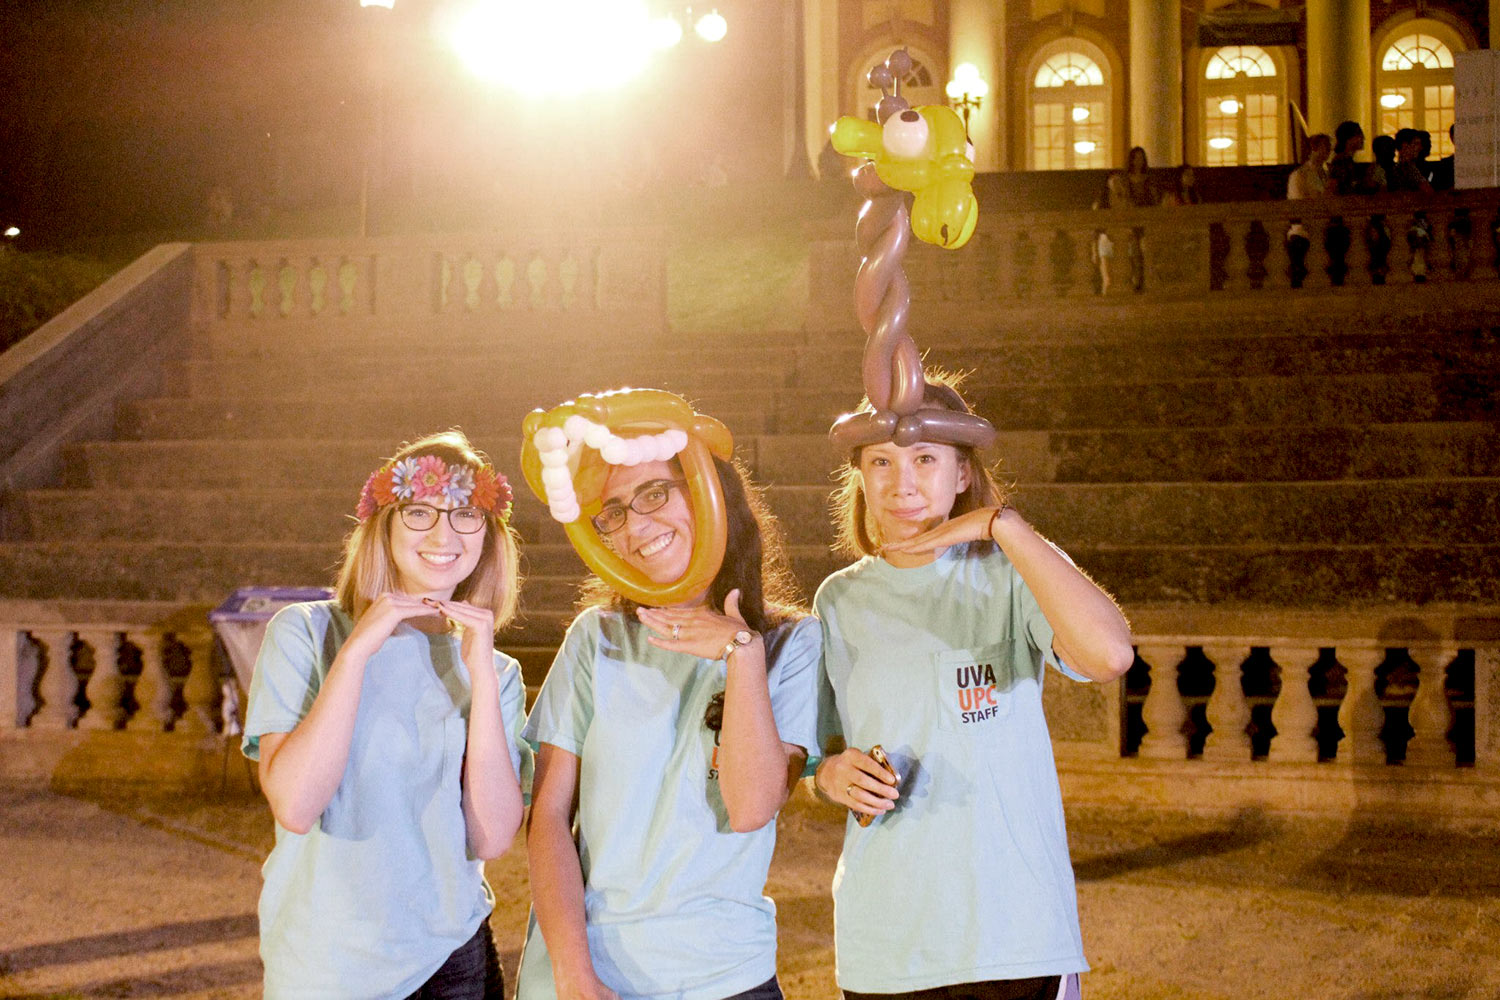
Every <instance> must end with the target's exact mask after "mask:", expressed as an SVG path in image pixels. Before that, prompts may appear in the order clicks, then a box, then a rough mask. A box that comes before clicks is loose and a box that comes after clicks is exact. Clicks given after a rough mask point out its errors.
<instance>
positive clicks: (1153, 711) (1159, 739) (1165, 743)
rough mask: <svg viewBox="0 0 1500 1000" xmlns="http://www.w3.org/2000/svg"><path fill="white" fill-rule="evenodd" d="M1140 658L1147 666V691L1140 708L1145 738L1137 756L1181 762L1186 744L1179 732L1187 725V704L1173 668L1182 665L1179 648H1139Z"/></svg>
mask: <svg viewBox="0 0 1500 1000" xmlns="http://www.w3.org/2000/svg"><path fill="white" fill-rule="evenodd" d="M1140 655H1141V659H1143V660H1145V661H1146V663H1147V664H1149V665H1150V667H1151V670H1150V676H1151V688H1150V690H1148V691H1147V692H1146V703H1145V704H1144V705H1142V706H1141V719H1142V720H1143V721H1144V722H1145V723H1146V735H1145V736H1144V737H1143V738H1142V739H1141V749H1140V755H1141V756H1142V757H1150V758H1153V759H1155V760H1184V759H1186V758H1187V749H1188V741H1187V736H1185V735H1184V734H1183V732H1182V726H1183V723H1185V722H1187V717H1188V712H1187V704H1186V703H1185V702H1183V700H1182V693H1181V692H1180V691H1178V690H1177V668H1178V667H1179V666H1181V665H1182V656H1183V650H1182V647H1181V646H1142V647H1140Z"/></svg>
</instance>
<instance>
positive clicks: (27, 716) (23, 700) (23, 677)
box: [6, 628, 41, 729]
mask: <svg viewBox="0 0 1500 1000" xmlns="http://www.w3.org/2000/svg"><path fill="white" fill-rule="evenodd" d="M6 631H7V632H10V633H11V635H13V636H14V637H15V644H16V645H15V657H16V690H15V696H16V704H15V709H16V711H15V716H14V720H13V722H12V724H13V725H14V726H15V727H16V728H17V729H20V728H23V727H25V726H26V725H28V724H29V723H30V721H31V717H32V715H34V714H35V713H36V675H37V673H38V672H39V671H40V670H41V651H40V649H38V647H37V644H36V640H35V639H33V638H32V637H31V635H30V634H29V633H27V632H23V631H21V630H20V629H11V628H7V629H6Z"/></svg>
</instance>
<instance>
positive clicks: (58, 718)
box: [31, 628, 78, 729]
mask: <svg viewBox="0 0 1500 1000" xmlns="http://www.w3.org/2000/svg"><path fill="white" fill-rule="evenodd" d="M31 635H32V637H33V638H34V639H36V641H37V642H38V643H40V644H41V646H42V650H43V653H44V656H45V662H44V665H43V666H42V676H41V679H40V680H38V681H37V693H38V694H40V695H41V696H42V704H41V707H40V708H38V709H37V712H36V715H35V716H33V717H32V720H31V724H32V725H33V726H36V727H40V728H47V729H67V728H69V727H70V726H72V725H73V723H74V722H75V721H77V719H78V706H77V705H76V704H74V699H75V698H77V697H78V675H77V674H76V673H74V672H73V633H72V632H69V631H67V630H65V629H51V628H48V629H32V630H31Z"/></svg>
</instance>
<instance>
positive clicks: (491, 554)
mask: <svg viewBox="0 0 1500 1000" xmlns="http://www.w3.org/2000/svg"><path fill="white" fill-rule="evenodd" d="M414 455H436V456H437V457H438V458H441V459H442V460H443V461H444V462H446V463H447V464H449V465H454V464H459V465H466V466H468V467H469V468H470V469H474V470H476V471H477V470H478V469H479V468H480V467H481V466H484V465H487V464H489V458H488V457H487V456H486V455H485V454H484V452H482V451H479V450H478V449H476V448H475V447H474V446H473V445H472V444H470V443H469V439H468V438H467V437H466V436H465V435H464V433H463V431H460V430H457V429H454V430H449V431H443V432H441V433H439V434H429V435H427V436H426V437H424V438H419V439H418V440H416V441H412V442H410V443H409V444H404V445H402V446H401V449H400V450H399V451H397V452H396V454H395V455H393V456H391V460H392V461H399V460H401V459H403V458H410V457H412V456H414ZM396 511H397V505H396V504H388V505H386V506H384V507H381V508H380V509H379V510H377V511H376V512H375V513H374V514H373V515H371V517H370V518H369V519H368V520H366V521H363V522H361V523H359V524H356V525H355V526H354V530H353V531H351V532H349V534H348V536H347V537H346V538H345V539H344V555H343V558H342V560H341V561H340V563H339V573H338V582H337V583H336V584H335V585H334V590H335V594H336V596H337V599H338V602H339V606H340V607H342V608H343V609H344V611H345V612H347V613H348V614H349V616H350V617H351V618H354V619H356V620H357V619H358V618H359V617H360V616H361V615H363V614H364V613H365V611H366V610H368V609H369V607H370V605H371V604H373V603H374V602H375V600H376V599H377V598H379V597H380V595H381V594H387V593H390V592H392V591H395V590H399V589H400V574H399V573H397V571H396V559H395V556H394V554H393V553H392V552H391V521H392V519H393V518H395V517H396V516H397V514H396ZM520 593H521V552H520V546H519V544H518V538H517V535H516V532H515V529H513V528H512V527H511V526H510V525H509V524H507V523H506V522H504V521H502V520H500V518H499V517H498V516H497V515H496V514H494V513H486V514H485V531H484V544H483V547H482V548H481V550H480V553H479V562H478V564H477V565H476V566H475V567H474V572H472V573H470V574H469V575H468V576H467V577H465V578H464V580H463V582H462V583H460V584H459V585H458V587H457V588H455V589H454V591H453V599H454V600H455V601H466V602H468V603H470V604H475V605H478V606H480V607H484V608H489V609H490V611H492V612H493V613H494V615H495V631H496V632H499V631H500V630H501V629H502V628H504V627H505V626H506V625H507V624H509V623H510V621H511V619H513V618H514V617H515V616H516V606H517V603H518V601H519V600H520Z"/></svg>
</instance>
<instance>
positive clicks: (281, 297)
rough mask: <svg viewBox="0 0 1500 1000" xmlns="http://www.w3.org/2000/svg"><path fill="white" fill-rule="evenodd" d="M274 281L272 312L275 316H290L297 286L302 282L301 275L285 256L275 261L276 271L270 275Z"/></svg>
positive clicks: (294, 305) (293, 310) (294, 308)
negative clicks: (274, 304) (273, 306)
mask: <svg viewBox="0 0 1500 1000" xmlns="http://www.w3.org/2000/svg"><path fill="white" fill-rule="evenodd" d="M272 278H273V279H274V283H275V292H274V294H275V297H276V308H275V310H274V314H275V315H277V316H290V315H292V314H293V313H294V312H295V311H296V308H297V306H296V301H297V299H296V296H297V286H298V285H300V284H302V281H301V275H299V274H298V273H297V269H296V268H294V267H293V266H292V263H291V261H289V260H287V259H286V258H285V257H283V258H281V259H280V260H279V261H277V262H276V272H275V273H274V274H273V275H272Z"/></svg>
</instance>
